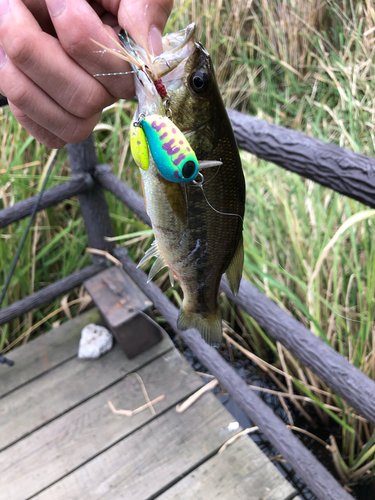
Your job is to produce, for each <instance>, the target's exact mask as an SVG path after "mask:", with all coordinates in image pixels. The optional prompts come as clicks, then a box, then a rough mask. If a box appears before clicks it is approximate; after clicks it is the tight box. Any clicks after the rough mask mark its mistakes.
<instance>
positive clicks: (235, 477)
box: [158, 436, 295, 500]
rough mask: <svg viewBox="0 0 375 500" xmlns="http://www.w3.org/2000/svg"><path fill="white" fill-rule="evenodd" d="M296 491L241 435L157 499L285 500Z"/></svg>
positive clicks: (251, 443)
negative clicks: (232, 499) (231, 499)
mask: <svg viewBox="0 0 375 500" xmlns="http://www.w3.org/2000/svg"><path fill="white" fill-rule="evenodd" d="M294 492H295V490H294V488H293V487H292V486H291V484H289V483H288V482H287V481H286V480H285V479H284V478H283V476H282V475H281V474H280V473H279V472H278V471H277V469H276V467H275V466H274V465H273V464H272V462H271V461H270V460H268V458H267V457H266V455H265V454H264V453H263V452H262V451H261V450H260V448H258V446H257V445H256V444H255V443H254V442H253V441H252V440H251V439H250V438H249V437H248V436H242V437H240V438H238V440H237V441H235V442H234V443H233V444H231V445H230V446H228V447H227V448H226V449H225V450H224V452H223V453H220V454H217V455H214V456H213V457H212V458H211V459H210V460H207V462H205V463H204V464H202V465H201V466H200V467H198V469H196V470H194V471H193V472H191V473H190V474H189V475H188V476H186V477H185V478H183V479H181V481H179V482H178V483H177V484H175V485H174V486H172V488H169V489H168V490H167V491H166V492H165V493H164V494H162V495H160V496H158V500H219V499H230V498H235V499H236V500H259V499H262V500H286V499H287V498H288V497H289V498H290V496H291V495H292V494H293V493H294Z"/></svg>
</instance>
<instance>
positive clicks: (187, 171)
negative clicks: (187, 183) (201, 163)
mask: <svg viewBox="0 0 375 500" xmlns="http://www.w3.org/2000/svg"><path fill="white" fill-rule="evenodd" d="M194 172H195V163H194V162H193V161H192V160H190V161H187V162H186V163H185V165H184V166H183V167H182V175H183V176H184V177H185V179H189V177H191V176H192V175H193V174H194Z"/></svg>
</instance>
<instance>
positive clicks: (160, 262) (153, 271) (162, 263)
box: [147, 255, 168, 283]
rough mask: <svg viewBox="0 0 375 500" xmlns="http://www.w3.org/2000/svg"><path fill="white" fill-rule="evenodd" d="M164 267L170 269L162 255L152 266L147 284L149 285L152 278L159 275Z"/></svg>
mask: <svg viewBox="0 0 375 500" xmlns="http://www.w3.org/2000/svg"><path fill="white" fill-rule="evenodd" d="M164 267H168V264H167V263H166V262H165V259H164V257H163V256H162V255H159V257H158V258H157V259H156V260H155V262H154V263H153V264H152V267H151V269H150V272H149V273H148V278H147V283H149V282H150V281H151V280H152V278H153V277H154V276H156V275H157V274H158V272H159V271H161V270H162V269H164Z"/></svg>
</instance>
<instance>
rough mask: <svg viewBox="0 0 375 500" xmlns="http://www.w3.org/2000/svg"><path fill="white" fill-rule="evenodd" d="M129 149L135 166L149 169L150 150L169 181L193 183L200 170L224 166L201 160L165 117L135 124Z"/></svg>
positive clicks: (152, 116) (139, 121)
mask: <svg viewBox="0 0 375 500" xmlns="http://www.w3.org/2000/svg"><path fill="white" fill-rule="evenodd" d="M130 149H131V152H132V155H133V158H134V161H135V163H136V164H137V165H138V167H140V168H142V169H143V170H147V169H148V167H149V149H150V151H151V155H152V157H153V159H154V162H155V164H156V166H157V168H158V170H159V172H160V174H161V175H162V176H163V177H164V179H166V180H167V181H171V182H178V183H187V182H191V181H193V180H194V179H195V178H196V177H197V175H198V173H199V169H200V168H207V167H214V166H218V165H221V164H222V162H220V161H198V159H197V157H196V155H195V153H194V151H193V149H192V148H191V146H190V144H189V141H188V140H187V139H186V137H185V136H184V134H183V133H182V132H181V130H180V129H179V128H178V127H177V126H176V125H175V124H174V123H173V122H172V121H171V120H170V119H169V118H167V117H166V116H160V115H149V116H142V115H141V117H140V119H139V120H138V121H137V122H135V123H134V124H133V127H132V130H131V133H130Z"/></svg>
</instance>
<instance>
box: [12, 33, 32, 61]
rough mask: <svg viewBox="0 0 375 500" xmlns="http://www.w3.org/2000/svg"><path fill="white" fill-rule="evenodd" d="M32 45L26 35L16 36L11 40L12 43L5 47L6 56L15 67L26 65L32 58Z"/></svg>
mask: <svg viewBox="0 0 375 500" xmlns="http://www.w3.org/2000/svg"><path fill="white" fill-rule="evenodd" d="M32 52H33V43H30V39H29V38H28V37H27V36H26V34H18V35H16V36H14V37H13V38H12V43H11V44H9V46H7V55H8V57H9V59H11V60H12V62H13V63H14V64H15V65H16V66H25V65H28V63H29V61H30V60H31V58H32Z"/></svg>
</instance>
